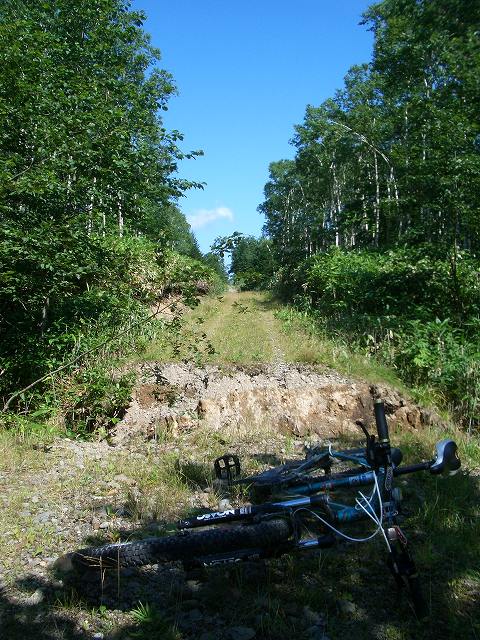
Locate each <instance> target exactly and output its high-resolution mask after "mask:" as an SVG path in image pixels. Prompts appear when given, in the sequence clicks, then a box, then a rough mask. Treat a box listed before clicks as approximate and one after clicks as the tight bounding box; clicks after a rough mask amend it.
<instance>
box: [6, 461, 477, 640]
mask: <svg viewBox="0 0 480 640" xmlns="http://www.w3.org/2000/svg"><path fill="white" fill-rule="evenodd" d="M421 453H422V452H418V454H419V455H420V454H421ZM193 475H194V476H195V477H196V473H195V474H193ZM408 483H409V484H408V485H407V486H405V492H406V493H407V497H408V500H407V502H408V503H409V506H410V508H411V510H412V517H411V518H409V519H408V520H407V521H406V522H405V525H404V529H405V530H406V531H407V533H410V534H411V539H412V542H413V545H414V549H415V550H416V556H417V561H418V565H419V568H420V571H421V575H422V579H423V584H424V590H425V595H426V598H427V600H428V602H429V604H430V608H431V616H430V619H429V620H427V621H426V622H424V623H419V622H417V621H416V620H415V618H414V616H413V613H412V611H411V608H410V605H409V604H408V601H407V599H406V598H405V597H404V596H402V597H400V596H399V594H398V592H397V589H396V587H395V585H394V582H393V579H392V578H391V576H390V575H389V574H388V571H387V569H386V567H385V563H384V558H385V550H384V548H383V546H382V542H381V541H380V539H379V538H377V539H376V540H375V541H373V542H372V543H369V544H366V545H351V546H349V547H341V548H338V549H333V550H328V551H323V552H318V551H312V552H309V553H307V552H305V553H299V554H296V555H289V556H283V557H281V558H278V559H273V560H269V561H262V562H258V563H250V562H248V563H244V564H242V565H229V566H228V567H218V568H212V569H209V570H203V571H200V570H197V571H196V572H185V570H184V569H183V567H182V566H181V565H180V564H175V563H170V564H168V565H165V566H147V567H141V568H135V569H124V570H122V571H121V572H115V571H113V572H111V573H107V574H105V573H101V572H100V571H99V570H96V571H93V572H88V573H82V574H80V573H76V572H70V573H67V574H62V575H61V576H59V575H53V574H52V575H51V576H50V577H49V578H48V579H40V578H38V577H35V576H33V575H32V576H29V577H26V578H23V579H22V580H19V581H17V583H16V584H15V585H13V587H12V588H11V589H7V588H4V589H3V590H2V591H1V592H0V629H1V637H2V638H6V639H8V640H20V639H22V640H30V639H32V640H33V639H35V640H37V639H38V640H47V639H48V640H50V639H57V638H58V639H60V638H64V639H72V640H77V639H78V640H80V639H81V640H83V639H87V638H88V639H93V638H102V637H103V638H105V640H106V639H111V640H127V639H128V638H130V639H133V638H145V639H146V638H149V639H153V640H155V639H156V638H159V639H160V638H162V639H166V640H190V639H192V640H193V638H195V639H196V638H201V639H202V640H209V639H210V640H214V639H218V640H223V639H225V640H242V638H256V639H258V640H287V639H288V640H290V638H292V637H293V638H298V639H300V640H302V639H305V640H326V639H327V638H330V639H331V640H340V639H343V638H353V637H354V638H355V640H363V639H364V640H367V639H368V640H370V639H378V640H410V639H412V638H415V639H416V638H419V639H422V638H425V639H430V638H431V639H432V640H433V638H435V640H447V639H450V638H454V637H457V636H458V637H461V638H462V639H468V640H478V638H479V637H480V600H479V598H478V584H479V579H478V578H479V577H478V560H479V557H480V554H479V550H480V531H479V523H478V504H479V500H480V493H479V487H478V478H477V477H475V476H474V475H469V474H468V473H462V474H458V475H457V476H455V477H453V478H448V479H436V478H433V477H430V476H427V475H426V474H422V476H421V477H418V478H414V479H411V480H409V481H408ZM408 494H410V496H408ZM129 533H131V532H126V531H125V532H121V535H122V537H125V536H128V534H129ZM150 535H152V530H151V528H150V527H145V528H144V529H143V530H140V531H135V537H141V536H150ZM92 541H93V540H91V541H90V543H91V542H92ZM99 542H100V539H96V540H95V543H99ZM32 594H33V595H32ZM140 603H141V604H140ZM95 634H97V636H95ZM98 634H100V635H98ZM101 634H103V635H101ZM242 634H243V635H242ZM252 634H253V635H252Z"/></svg>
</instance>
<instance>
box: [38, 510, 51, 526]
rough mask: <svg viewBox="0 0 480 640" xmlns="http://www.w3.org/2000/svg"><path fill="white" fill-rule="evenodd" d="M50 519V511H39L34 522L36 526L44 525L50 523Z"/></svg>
mask: <svg viewBox="0 0 480 640" xmlns="http://www.w3.org/2000/svg"><path fill="white" fill-rule="evenodd" d="M51 519H52V513H51V512H50V511H41V512H40V513H39V514H37V515H36V516H35V517H34V521H35V522H37V523H38V524H46V523H47V522H50V520H51Z"/></svg>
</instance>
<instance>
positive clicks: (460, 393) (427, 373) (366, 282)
mask: <svg viewBox="0 0 480 640" xmlns="http://www.w3.org/2000/svg"><path fill="white" fill-rule="evenodd" d="M455 267H456V268H455V269H454V268H453V264H452V262H451V261H448V260H446V259H441V258H439V257H438V256H436V255H435V254H433V253H432V250H431V248H430V249H424V248H415V249H407V248H401V249H395V250H391V251H388V252H385V253H380V252H377V251H367V250H363V251H350V252H347V251H344V250H340V249H336V248H334V249H331V250H329V251H328V252H326V253H322V254H317V255H315V256H314V257H312V258H310V259H309V260H307V261H305V262H304V263H303V264H301V265H299V267H298V268H297V270H296V272H295V273H294V274H290V278H291V279H292V280H293V281H294V283H295V284H294V285H292V284H290V286H291V291H292V292H294V293H295V296H292V297H293V301H294V303H295V305H296V306H297V308H300V309H302V310H303V311H305V310H306V309H310V311H313V312H314V313H316V314H318V315H319V316H321V318H322V326H324V327H326V329H327V331H328V332H329V333H330V334H333V335H337V336H338V335H339V334H341V336H342V337H343V338H345V337H346V338H347V339H348V340H349V342H350V344H352V345H355V346H356V348H359V349H361V350H362V351H364V352H367V353H368V354H370V355H372V356H375V357H377V358H379V359H381V360H382V361H383V362H387V363H388V364H390V365H393V366H394V367H395V368H396V369H397V370H398V371H399V373H400V375H401V376H402V377H403V379H404V380H405V381H406V382H409V383H411V384H413V385H417V386H422V385H426V386H429V387H433V388H434V389H436V390H437V392H439V393H440V394H441V395H442V396H443V398H444V400H445V402H446V403H447V404H449V406H450V407H451V408H452V409H453V410H454V411H455V412H456V413H457V415H458V416H459V418H460V419H461V420H462V421H463V422H464V423H466V424H468V425H469V426H471V425H478V424H480V364H479V363H480V338H479V335H480V332H479V329H480V319H479V316H480V278H479V273H480V272H479V265H478V261H476V260H475V259H474V258H473V257H471V256H469V255H468V254H466V253H464V254H460V255H459V256H458V261H457V264H456V265H455Z"/></svg>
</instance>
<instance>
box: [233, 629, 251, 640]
mask: <svg viewBox="0 0 480 640" xmlns="http://www.w3.org/2000/svg"><path fill="white" fill-rule="evenodd" d="M256 635H257V632H256V631H255V629H252V628H251V627H231V628H230V629H229V630H228V631H227V638H228V640H251V639H252V638H254V637H255V636H256Z"/></svg>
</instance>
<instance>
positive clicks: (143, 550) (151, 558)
mask: <svg viewBox="0 0 480 640" xmlns="http://www.w3.org/2000/svg"><path fill="white" fill-rule="evenodd" d="M291 533H292V526H291V524H290V523H289V522H287V521H286V520H283V519H280V518H276V519H272V520H267V521H265V522H261V523H259V524H247V525H242V526H236V527H216V528H212V529H208V530H206V531H201V532H190V531H184V532H180V533H178V534H176V535H173V536H166V537H165V538H147V539H145V540H138V541H135V542H123V543H116V544H108V545H105V546H103V547H91V548H88V549H80V550H79V551H77V552H75V553H74V554H73V556H72V562H73V564H74V566H77V567H84V568H85V567H98V566H102V567H135V566H142V565H146V564H158V563H161V562H171V561H173V560H186V561H191V560H192V559H194V558H198V557H205V556H209V555H215V554H220V553H226V552H230V551H236V550H240V549H250V548H253V549H264V550H265V549H273V550H274V549H275V548H276V547H279V546H280V545H281V544H282V543H284V542H286V541H287V540H288V538H289V537H290V535H291Z"/></svg>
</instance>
